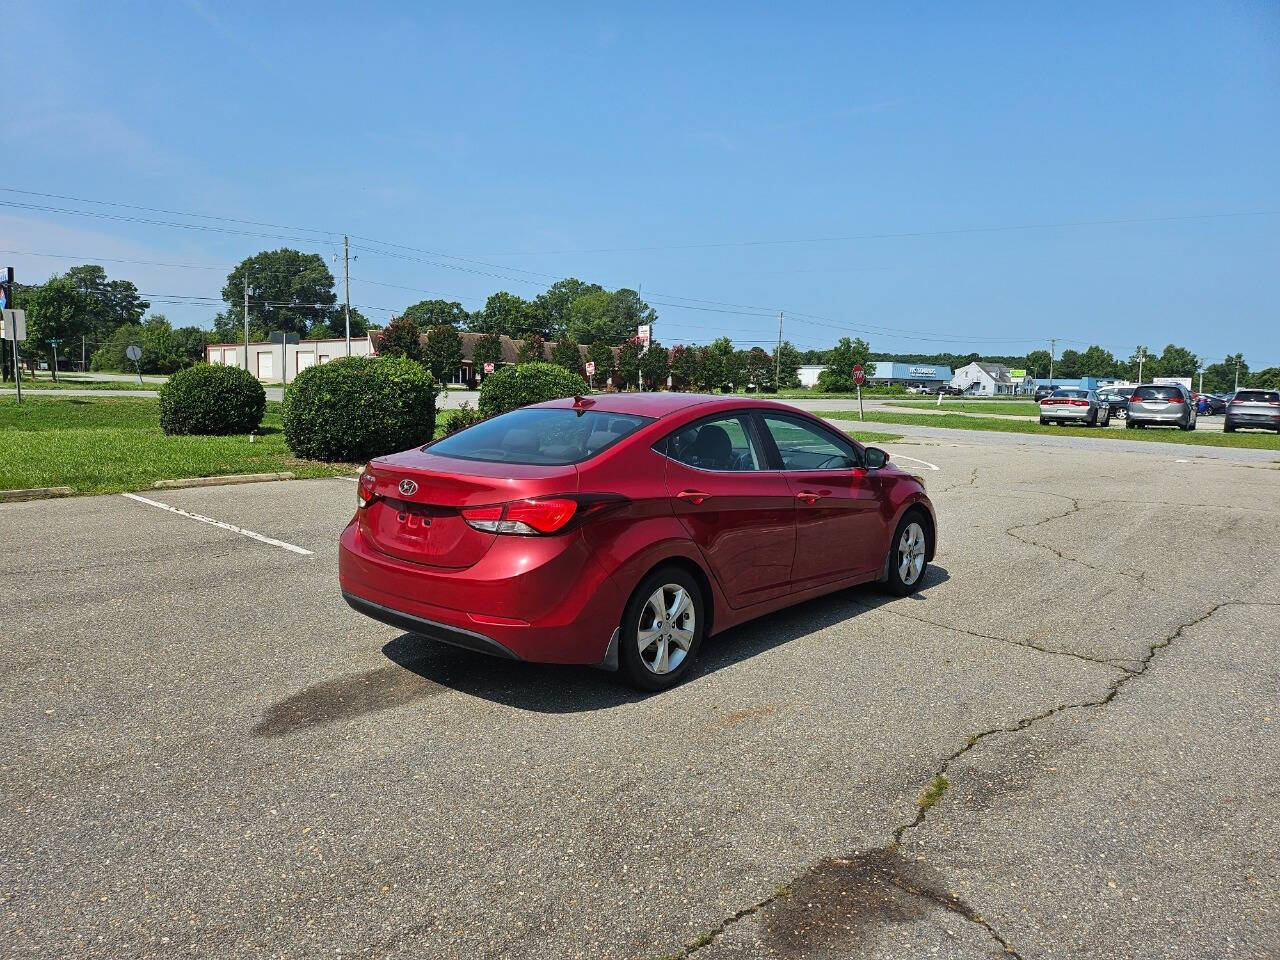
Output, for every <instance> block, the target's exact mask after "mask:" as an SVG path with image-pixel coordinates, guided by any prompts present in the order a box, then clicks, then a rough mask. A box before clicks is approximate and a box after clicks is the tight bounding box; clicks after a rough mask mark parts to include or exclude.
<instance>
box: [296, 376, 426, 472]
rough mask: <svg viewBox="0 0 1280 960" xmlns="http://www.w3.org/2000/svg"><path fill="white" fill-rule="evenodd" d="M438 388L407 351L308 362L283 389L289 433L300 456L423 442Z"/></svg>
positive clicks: (374, 453) (372, 452)
mask: <svg viewBox="0 0 1280 960" xmlns="http://www.w3.org/2000/svg"><path fill="white" fill-rule="evenodd" d="M438 392H439V390H438V388H437V387H436V382H435V380H433V379H432V378H431V374H429V373H427V371H426V370H425V369H423V366H422V364H420V363H418V362H417V361H416V360H410V359H408V358H406V357H343V358H342V359H340V360H334V361H333V362H332V363H326V364H323V365H322V366H316V367H308V368H307V369H306V370H303V371H302V373H300V374H298V377H297V379H296V380H294V381H293V383H291V384H290V385H289V389H288V390H287V391H286V392H285V398H284V439H285V442H286V443H287V444H288V445H289V449H290V450H292V451H293V452H294V453H295V454H296V455H297V456H299V457H306V458H308V459H310V460H330V461H333V460H341V461H346V462H358V461H363V460H370V459H372V458H373V457H380V456H382V455H383V454H387V453H395V452H396V451H398V450H407V449H409V448H410V447H416V446H421V445H422V444H424V443H427V442H428V441H429V440H431V437H432V435H433V434H434V433H435V426H436V394H437V393H438Z"/></svg>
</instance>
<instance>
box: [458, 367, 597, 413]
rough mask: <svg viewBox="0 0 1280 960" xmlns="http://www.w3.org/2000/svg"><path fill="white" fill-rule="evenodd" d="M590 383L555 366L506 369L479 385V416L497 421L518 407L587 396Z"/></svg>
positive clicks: (493, 374) (492, 374) (486, 378)
mask: <svg viewBox="0 0 1280 960" xmlns="http://www.w3.org/2000/svg"><path fill="white" fill-rule="evenodd" d="M587 390H588V388H587V381H585V380H583V379H582V378H581V377H580V376H578V375H577V374H576V373H570V372H569V371H568V370H566V369H565V368H564V367H558V366H556V365H555V364H554V363H522V364H519V365H518V366H514V367H503V368H502V369H501V370H498V371H496V372H494V373H491V374H490V375H489V376H487V377H485V378H484V383H482V384H480V412H481V413H482V414H483V415H484V416H486V417H495V416H497V415H498V414H500V413H506V412H507V411H508V410H514V409H515V408H516V407H523V406H526V405H527V404H530V403H542V402H543V401H544V400H559V399H560V398H561V397H572V396H577V395H580V394H585V393H587Z"/></svg>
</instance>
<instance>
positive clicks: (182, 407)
mask: <svg viewBox="0 0 1280 960" xmlns="http://www.w3.org/2000/svg"><path fill="white" fill-rule="evenodd" d="M266 408H267V392H266V391H265V390H264V389H262V384H260V383H259V382H258V380H257V378H256V377H254V376H253V374H251V373H249V371H248V370H242V369H240V368H239V367H224V366H219V365H214V364H208V363H197V364H196V365H195V366H194V367H188V368H187V369H186V370H179V371H178V372H177V373H175V374H174V375H173V376H171V377H170V378H169V379H168V381H167V382H166V383H165V384H164V386H162V387H161V388H160V429H161V430H163V431H164V432H165V433H168V434H188V433H195V434H218V435H221V436H226V435H229V434H234V433H249V432H251V431H253V430H257V429H258V426H259V425H260V424H261V423H262V414H263V411H264V410H266Z"/></svg>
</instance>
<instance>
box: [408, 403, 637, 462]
mask: <svg viewBox="0 0 1280 960" xmlns="http://www.w3.org/2000/svg"><path fill="white" fill-rule="evenodd" d="M650 422H651V421H650V419H649V418H648V417H637V416H633V415H631V414H626V413H605V412H603V411H596V410H586V411H579V410H567V409H525V410H512V411H511V412H510V413H504V414H502V415H501V416H497V417H494V418H493V419H492V420H485V421H484V422H482V423H477V424H476V425H475V426H473V427H468V428H467V429H466V430H462V431H460V432H458V433H455V434H454V435H453V436H451V437H445V438H443V439H441V440H437V441H436V442H435V443H431V444H428V445H427V447H424V449H429V450H430V451H431V452H432V453H435V454H439V455H440V456H444V457H457V458H458V459H460V460H486V461H489V462H491V463H520V464H529V465H537V466H564V465H566V464H570V463H580V462H581V461H583V460H586V459H588V458H589V457H594V456H595V455H596V454H598V453H600V451H602V450H605V449H608V448H609V447H611V446H613V445H614V444H615V443H617V442H618V441H619V440H621V439H622V438H623V437H625V436H627V434H629V433H633V432H634V431H635V430H637V429H639V428H640V427H642V426H644V424H646V423H650Z"/></svg>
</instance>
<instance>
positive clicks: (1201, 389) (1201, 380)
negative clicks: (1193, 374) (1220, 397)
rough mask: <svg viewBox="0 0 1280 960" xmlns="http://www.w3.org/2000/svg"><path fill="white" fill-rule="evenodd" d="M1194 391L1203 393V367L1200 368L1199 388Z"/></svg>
mask: <svg viewBox="0 0 1280 960" xmlns="http://www.w3.org/2000/svg"><path fill="white" fill-rule="evenodd" d="M1196 393H1204V367H1201V368H1200V389H1199V390H1197V391H1196Z"/></svg>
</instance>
